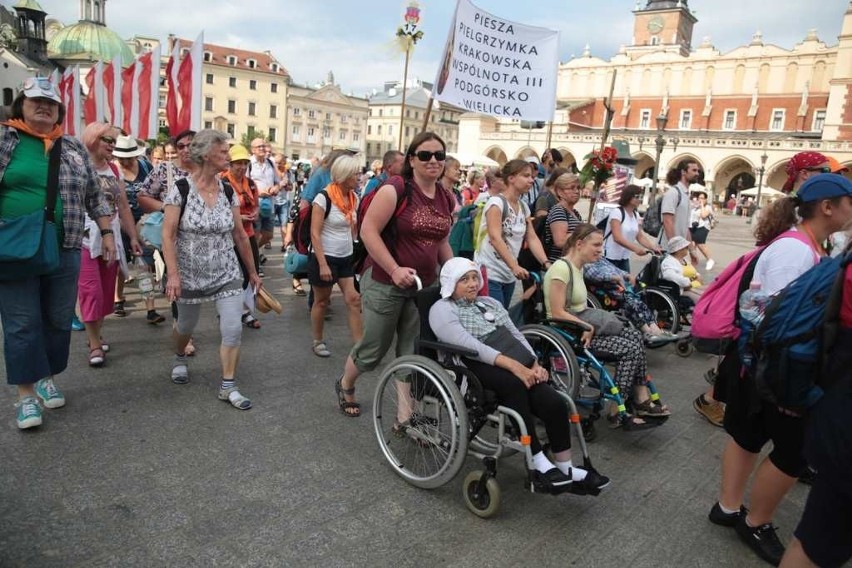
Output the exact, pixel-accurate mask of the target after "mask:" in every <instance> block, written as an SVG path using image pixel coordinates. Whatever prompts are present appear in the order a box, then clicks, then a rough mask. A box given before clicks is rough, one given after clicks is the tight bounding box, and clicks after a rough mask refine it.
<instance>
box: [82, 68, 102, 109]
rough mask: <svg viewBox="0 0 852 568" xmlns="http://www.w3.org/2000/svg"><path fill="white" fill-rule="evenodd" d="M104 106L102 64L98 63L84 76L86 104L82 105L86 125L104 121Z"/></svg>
mask: <svg viewBox="0 0 852 568" xmlns="http://www.w3.org/2000/svg"><path fill="white" fill-rule="evenodd" d="M104 104H105V103H104V64H103V63H101V62H100V61H98V62H97V63H95V64H94V66H92V68H91V69H89V72H88V73H87V74H86V103H85V105H83V117H84V119H85V121H86V124H90V123H92V122H96V121H98V120H104V117H105V116H106V107H105V106H104Z"/></svg>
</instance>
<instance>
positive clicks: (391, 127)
mask: <svg viewBox="0 0 852 568" xmlns="http://www.w3.org/2000/svg"><path fill="white" fill-rule="evenodd" d="M388 136H393V124H388Z"/></svg>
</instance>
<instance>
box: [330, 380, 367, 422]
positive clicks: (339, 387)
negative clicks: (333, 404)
mask: <svg viewBox="0 0 852 568" xmlns="http://www.w3.org/2000/svg"><path fill="white" fill-rule="evenodd" d="M334 392H335V393H337V406H338V407H339V408H340V412H342V413H343V414H345V415H346V416H348V417H349V418H358V417H359V416H361V405H360V404H358V403H357V402H350V401H348V400H346V397H347V396H355V387H352V388H351V389H345V388H343V377H342V376H341V377H340V378H339V379H337V382H336V383H334Z"/></svg>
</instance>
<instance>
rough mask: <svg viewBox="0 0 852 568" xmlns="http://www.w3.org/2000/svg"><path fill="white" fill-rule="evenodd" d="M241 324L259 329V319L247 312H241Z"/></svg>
mask: <svg viewBox="0 0 852 568" xmlns="http://www.w3.org/2000/svg"><path fill="white" fill-rule="evenodd" d="M242 320H243V325H245V326H246V327H248V328H251V329H260V320H258V319H257V318H255V317H254V316H253V315H251V314H249V313H245V314H243V317H242Z"/></svg>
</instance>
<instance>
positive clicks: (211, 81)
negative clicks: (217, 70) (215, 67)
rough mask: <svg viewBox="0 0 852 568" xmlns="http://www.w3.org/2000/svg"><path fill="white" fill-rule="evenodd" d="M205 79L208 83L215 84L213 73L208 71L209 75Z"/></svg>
mask: <svg viewBox="0 0 852 568" xmlns="http://www.w3.org/2000/svg"><path fill="white" fill-rule="evenodd" d="M204 80H205V81H206V82H207V84H208V85H212V84H213V73H208V74H207V76H206V77H205V78H204Z"/></svg>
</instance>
